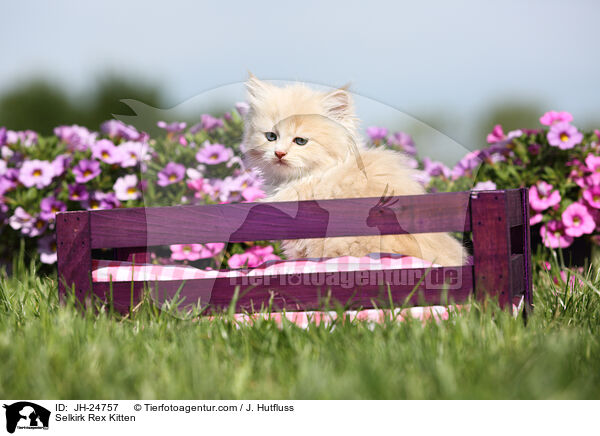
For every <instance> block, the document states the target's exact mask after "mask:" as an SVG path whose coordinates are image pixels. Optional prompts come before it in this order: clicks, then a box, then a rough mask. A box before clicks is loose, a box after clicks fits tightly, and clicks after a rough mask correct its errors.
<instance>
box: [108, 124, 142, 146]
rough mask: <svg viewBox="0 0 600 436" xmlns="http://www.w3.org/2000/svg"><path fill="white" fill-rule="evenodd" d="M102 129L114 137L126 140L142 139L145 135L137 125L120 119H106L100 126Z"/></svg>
mask: <svg viewBox="0 0 600 436" xmlns="http://www.w3.org/2000/svg"><path fill="white" fill-rule="evenodd" d="M100 130H101V131H102V132H103V133H105V134H107V135H108V136H109V137H110V138H112V139H125V140H126V141H141V140H143V136H144V135H143V134H142V133H140V132H138V131H137V130H136V128H135V127H133V126H130V125H127V124H125V123H123V122H122V121H119V120H108V121H105V122H104V123H102V125H101V126H100Z"/></svg>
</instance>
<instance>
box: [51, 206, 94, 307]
mask: <svg viewBox="0 0 600 436" xmlns="http://www.w3.org/2000/svg"><path fill="white" fill-rule="evenodd" d="M89 217H90V213H89V212H86V211H80V212H68V213H62V214H60V215H59V216H57V219H56V241H57V246H56V249H57V258H58V260H57V263H58V290H59V294H60V295H64V294H65V292H66V290H67V288H68V289H69V292H71V291H70V290H71V288H72V287H74V288H75V295H76V296H77V297H78V298H79V299H80V300H83V299H84V298H85V296H86V295H87V294H88V292H89V291H90V282H91V271H92V250H91V246H90V221H89Z"/></svg>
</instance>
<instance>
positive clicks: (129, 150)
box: [119, 141, 150, 168]
mask: <svg viewBox="0 0 600 436" xmlns="http://www.w3.org/2000/svg"><path fill="white" fill-rule="evenodd" d="M119 151H120V152H121V156H122V159H123V160H122V162H121V166H122V167H123V168H128V167H134V166H136V165H137V164H138V163H140V162H143V161H146V160H148V159H150V147H149V146H148V144H146V143H145V142H132V141H127V142H124V143H122V144H121V145H120V146H119Z"/></svg>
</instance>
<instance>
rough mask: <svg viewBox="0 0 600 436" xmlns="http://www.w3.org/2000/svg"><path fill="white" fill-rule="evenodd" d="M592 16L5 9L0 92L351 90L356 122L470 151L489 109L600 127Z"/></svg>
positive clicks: (509, 2)
mask: <svg viewBox="0 0 600 436" xmlns="http://www.w3.org/2000/svg"><path fill="white" fill-rule="evenodd" d="M599 12H600V3H599V2H595V1H593V0H589V1H586V0H580V1H573V2H564V1H554V0H549V1H528V2H522V1H516V0H504V1H502V2H481V1H447V2H442V1H440V2H435V1H419V2H413V1H411V2H391V1H389V2H382V1H378V0H371V1H369V2H358V1H349V0H347V1H343V2H324V1H312V0H304V1H302V2H293V3H292V2H283V1H260V0H254V1H252V2H232V1H227V2H224V1H220V2H218V1H212V2H207V1H184V0H171V1H169V2H151V1H142V0H134V1H126V0H119V1H116V0H103V1H101V2H83V1H69V0H56V1H53V2H47V1H29V0H21V1H18V2H8V1H4V2H3V3H2V4H1V6H0V16H1V17H2V23H3V24H2V26H0V48H1V50H2V61H0V65H1V68H0V93H1V92H2V91H4V90H7V89H11V88H12V87H14V86H16V85H17V84H18V83H20V82H21V81H23V80H27V79H28V78H30V77H32V76H40V75H43V76H45V77H49V78H51V79H53V80H54V81H56V82H57V83H60V84H63V85H65V86H67V87H68V88H69V89H71V90H72V91H73V92H74V93H77V92H81V91H82V90H84V89H85V88H86V87H88V86H90V85H92V84H93V83H94V81H96V80H98V78H99V77H101V75H102V73H104V72H106V71H113V72H117V73H123V74H132V75H134V76H136V77H140V78H146V79H149V80H151V81H152V82H154V83H158V84H159V85H160V86H161V87H162V88H163V89H164V91H165V93H166V97H167V101H168V103H169V105H170V106H176V105H179V104H182V103H184V102H186V101H188V100H190V99H198V98H200V99H202V98H201V96H206V95H207V94H206V93H207V91H212V92H211V93H210V94H211V95H212V98H214V99H219V100H221V101H226V102H229V101H230V102H231V103H233V102H235V101H237V100H241V99H243V98H244V92H243V86H242V82H243V81H244V80H245V79H246V78H247V72H248V71H252V72H253V73H254V74H255V75H257V76H258V77H260V78H262V79H269V80H285V81H295V80H298V81H303V82H307V83H313V84H318V85H324V86H327V87H335V86H341V85H344V84H346V83H348V82H350V84H351V88H350V89H351V90H352V92H354V93H355V94H356V95H357V96H358V97H359V98H358V100H357V107H358V113H359V116H361V118H362V119H363V121H364V122H365V124H367V125H369V124H374V123H379V124H386V123H387V124H390V125H394V126H398V125H400V126H404V125H405V124H406V128H407V129H408V128H411V126H413V125H414V124H415V123H417V124H418V123H421V126H428V128H429V129H430V130H431V132H433V131H435V132H437V133H438V134H441V135H443V136H445V137H447V138H448V141H449V142H448V144H450V145H448V144H445V143H443V141H442V143H439V144H438V145H437V147H438V148H440V147H442V148H443V147H445V146H450V147H463V148H465V149H473V148H475V147H478V146H481V145H482V144H481V143H479V142H480V138H474V137H473V131H474V126H476V125H477V123H478V122H479V121H480V120H481V116H482V114H483V113H484V111H485V110H486V108H488V107H489V106H490V105H492V104H496V103H502V102H511V101H519V102H534V103H535V104H536V105H539V106H540V107H541V108H543V109H544V110H550V109H554V110H567V111H570V112H571V113H573V115H574V117H575V123H577V122H578V121H580V122H581V123H586V122H591V121H595V120H598V119H600V117H599V116H598V115H597V114H600V100H599V97H600V92H599V91H600V89H599V88H600V86H599V83H600V81H599V80H598V77H599V74H598V73H599V72H600V56H599V55H598V53H599V52H600V50H599V49H598V46H599V44H598V43H599V42H600V32H598V30H597V28H598V17H599ZM199 96H200V97H199ZM123 97H124V98H127V96H123ZM361 102H362V103H361ZM540 115H541V114H540ZM402 120H404V121H402ZM407 120H408V121H407ZM0 121H1V120H0ZM409 121H410V122H409ZM411 123H412V124H411ZM524 127H532V126H524ZM533 127H535V126H533ZM413 128H415V129H417V130H418V127H413ZM425 130H427V129H425ZM431 132H430V133H431ZM409 133H410V132H409ZM417 136H418V135H417ZM422 139H423V141H425V142H428V141H433V142H434V141H435V140H433V139H431V137H430V136H427V135H425V136H423V137H422ZM457 144H458V145H457ZM417 145H419V144H417ZM442 154H443V153H442Z"/></svg>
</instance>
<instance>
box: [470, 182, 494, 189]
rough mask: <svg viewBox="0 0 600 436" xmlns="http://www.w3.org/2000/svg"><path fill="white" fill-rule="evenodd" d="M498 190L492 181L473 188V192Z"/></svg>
mask: <svg viewBox="0 0 600 436" xmlns="http://www.w3.org/2000/svg"><path fill="white" fill-rule="evenodd" d="M495 189H496V184H495V183H494V182H492V181H491V180H487V181H485V182H479V183H477V184H476V185H475V186H473V189H472V191H494V190H495Z"/></svg>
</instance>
